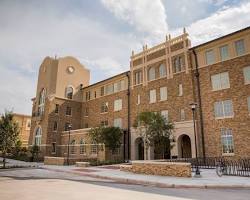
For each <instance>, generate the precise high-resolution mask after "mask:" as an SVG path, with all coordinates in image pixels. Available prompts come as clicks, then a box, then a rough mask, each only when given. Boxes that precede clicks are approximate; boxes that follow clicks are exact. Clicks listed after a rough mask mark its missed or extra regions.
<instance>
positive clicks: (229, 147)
mask: <svg viewBox="0 0 250 200" xmlns="http://www.w3.org/2000/svg"><path fill="white" fill-rule="evenodd" d="M221 143H222V153H234V144H233V132H232V129H229V128H222V129H221Z"/></svg>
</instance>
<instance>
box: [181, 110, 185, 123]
mask: <svg viewBox="0 0 250 200" xmlns="http://www.w3.org/2000/svg"><path fill="white" fill-rule="evenodd" d="M180 119H181V121H184V120H185V110H184V109H181V110H180Z"/></svg>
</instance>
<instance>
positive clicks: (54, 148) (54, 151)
mask: <svg viewBox="0 0 250 200" xmlns="http://www.w3.org/2000/svg"><path fill="white" fill-rule="evenodd" d="M51 151H52V153H56V143H55V142H53V143H52V150H51Z"/></svg>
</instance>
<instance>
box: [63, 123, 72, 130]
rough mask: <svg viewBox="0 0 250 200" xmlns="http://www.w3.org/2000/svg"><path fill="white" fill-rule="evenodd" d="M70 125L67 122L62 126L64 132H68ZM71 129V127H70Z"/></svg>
mask: <svg viewBox="0 0 250 200" xmlns="http://www.w3.org/2000/svg"><path fill="white" fill-rule="evenodd" d="M70 125H71V124H70V123H69V122H66V123H65V124H64V131H69V127H70ZM71 128H72V127H71Z"/></svg>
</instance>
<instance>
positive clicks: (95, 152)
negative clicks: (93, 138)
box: [91, 142, 97, 154]
mask: <svg viewBox="0 0 250 200" xmlns="http://www.w3.org/2000/svg"><path fill="white" fill-rule="evenodd" d="M91 154H97V144H96V143H94V142H93V143H92V144H91Z"/></svg>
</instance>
